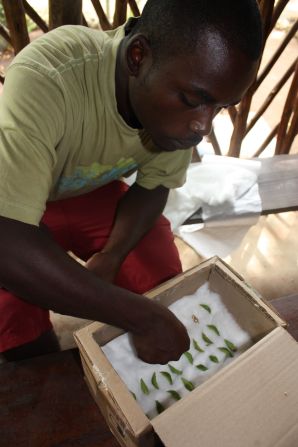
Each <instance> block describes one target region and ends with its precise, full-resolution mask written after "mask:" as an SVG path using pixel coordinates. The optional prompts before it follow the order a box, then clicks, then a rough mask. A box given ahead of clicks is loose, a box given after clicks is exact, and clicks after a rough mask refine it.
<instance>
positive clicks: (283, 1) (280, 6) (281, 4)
mask: <svg viewBox="0 0 298 447" xmlns="http://www.w3.org/2000/svg"><path fill="white" fill-rule="evenodd" d="M289 1H290V0H279V1H278V2H277V4H276V6H275V8H274V11H273V14H272V19H271V25H270V29H269V33H270V32H271V31H272V30H273V28H274V27H275V25H276V22H277V21H278V19H279V17H280V15H281V13H282V12H283V10H284V9H285V7H286V6H287V4H288V3H289Z"/></svg>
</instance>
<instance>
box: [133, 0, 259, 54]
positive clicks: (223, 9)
mask: <svg viewBox="0 0 298 447" xmlns="http://www.w3.org/2000/svg"><path fill="white" fill-rule="evenodd" d="M208 29H215V30H217V31H218V32H219V33H220V34H221V35H222V36H223V37H224V38H225V39H226V40H227V41H228V42H229V43H231V44H232V45H234V46H235V48H238V49H239V50H240V51H242V52H243V53H244V54H245V55H246V56H247V57H249V58H250V59H251V60H252V61H256V60H258V59H259V57H260V55H261V52H262V47H263V43H262V41H263V33H262V20H261V16H260V11H259V8H258V3H257V1H256V0H148V1H147V3H146V4H145V6H144V9H143V12H142V14H141V17H140V18H139V20H138V23H137V24H136V26H135V27H134V28H133V31H132V33H133V34H135V33H136V32H142V33H144V34H145V35H146V36H147V38H148V40H149V42H150V46H151V48H152V51H153V54H154V57H155V59H161V57H167V56H169V55H173V54H177V52H179V53H183V52H190V51H192V50H193V49H194V48H195V47H196V44H197V42H198V37H199V33H200V31H205V30H207V31H208Z"/></svg>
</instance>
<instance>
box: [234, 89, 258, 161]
mask: <svg viewBox="0 0 298 447" xmlns="http://www.w3.org/2000/svg"><path fill="white" fill-rule="evenodd" d="M252 95H253V90H252V88H250V89H249V90H248V92H247V93H246V95H245V96H244V98H243V99H242V101H241V103H240V106H239V110H238V114H237V116H236V120H235V124H234V130H233V134H232V137H231V141H230V148H229V151H228V156H229V157H239V155H240V150H241V143H242V140H243V138H244V135H245V131H246V122H247V117H248V113H249V109H250V105H251V101H252Z"/></svg>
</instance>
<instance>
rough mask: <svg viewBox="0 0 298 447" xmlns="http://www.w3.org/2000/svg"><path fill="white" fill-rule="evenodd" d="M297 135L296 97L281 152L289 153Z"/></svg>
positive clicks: (297, 107)
mask: <svg viewBox="0 0 298 447" xmlns="http://www.w3.org/2000/svg"><path fill="white" fill-rule="evenodd" d="M297 135H298V101H297V98H296V106H295V110H294V114H293V117H292V120H291V123H290V126H289V129H288V131H287V134H286V137H285V140H284V142H283V146H282V150H281V153H282V154H289V153H290V149H291V146H292V143H293V141H294V139H295V137H296V136H297Z"/></svg>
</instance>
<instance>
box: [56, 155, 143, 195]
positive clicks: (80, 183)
mask: <svg viewBox="0 0 298 447" xmlns="http://www.w3.org/2000/svg"><path fill="white" fill-rule="evenodd" d="M136 167H137V164H136V162H135V161H134V159H133V158H128V159H125V158H121V159H120V160H119V161H118V162H117V163H116V165H114V166H113V165H103V164H100V163H96V162H95V163H92V164H91V165H90V166H78V167H76V168H75V170H74V172H73V174H72V175H70V176H65V177H63V176H62V177H61V178H60V180H59V183H58V194H64V193H66V192H73V191H79V190H80V189H84V188H87V187H90V186H92V187H95V188H97V187H99V186H103V185H105V184H106V183H109V182H111V181H113V180H117V179H118V178H120V177H121V176H122V175H124V174H125V173H126V172H129V171H131V170H134V169H136Z"/></svg>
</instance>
